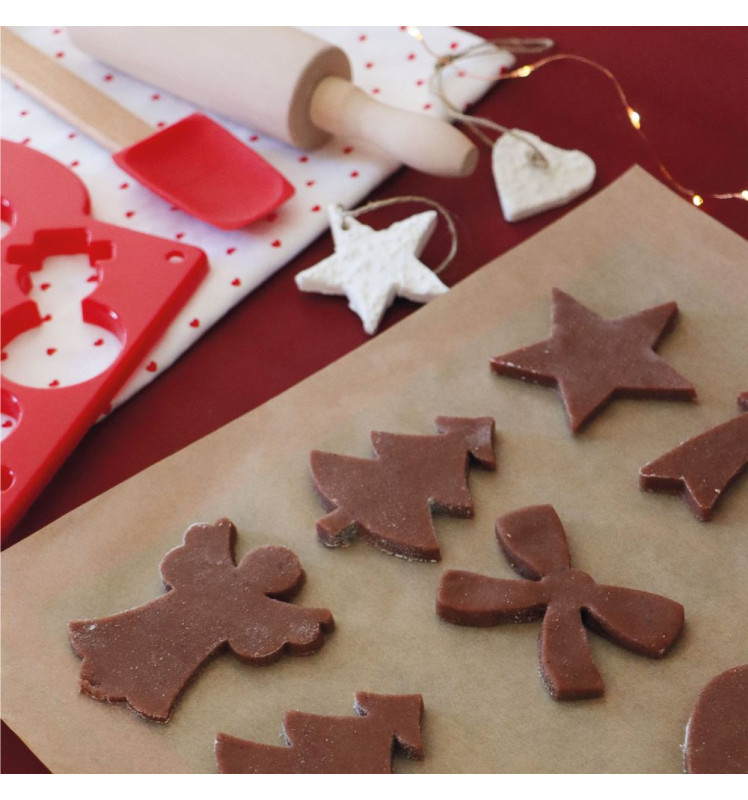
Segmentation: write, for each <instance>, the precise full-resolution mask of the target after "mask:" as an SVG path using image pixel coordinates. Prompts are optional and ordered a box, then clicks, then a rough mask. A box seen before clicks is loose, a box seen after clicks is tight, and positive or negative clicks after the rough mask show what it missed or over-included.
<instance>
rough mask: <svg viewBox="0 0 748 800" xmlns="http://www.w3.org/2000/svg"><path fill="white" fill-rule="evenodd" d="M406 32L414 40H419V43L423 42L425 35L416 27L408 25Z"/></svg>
mask: <svg viewBox="0 0 748 800" xmlns="http://www.w3.org/2000/svg"><path fill="white" fill-rule="evenodd" d="M405 30H406V31H407V32H408V33H409V34H410V35H411V36H412V37H413V38H414V39H418V41H419V42H422V41H423V34H422V33H421V31H419V30H418V28H416V26H415V25H406V26H405Z"/></svg>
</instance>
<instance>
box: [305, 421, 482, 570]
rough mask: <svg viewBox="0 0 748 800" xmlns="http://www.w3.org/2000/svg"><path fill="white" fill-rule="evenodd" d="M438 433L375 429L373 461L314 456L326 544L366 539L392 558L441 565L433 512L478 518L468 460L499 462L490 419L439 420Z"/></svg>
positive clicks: (319, 526) (322, 536)
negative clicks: (417, 434)
mask: <svg viewBox="0 0 748 800" xmlns="http://www.w3.org/2000/svg"><path fill="white" fill-rule="evenodd" d="M436 427H437V430H438V431H439V434H437V435H436V436H409V435H402V434H395V433H381V432H379V431H375V432H374V433H372V434H371V440H372V444H373V448H374V453H375V455H376V458H374V459H364V458H353V457H351V456H343V455H337V454H336V453H323V452H320V451H319V450H315V451H313V452H312V454H311V469H312V476H313V478H314V483H315V486H316V488H317V491H318V492H319V494H320V496H321V497H322V500H323V502H324V504H325V507H326V509H327V510H328V511H330V513H329V514H328V515H327V516H325V517H323V518H322V519H320V520H319V521H318V522H317V534H318V536H319V538H320V540H321V541H322V542H323V544H325V545H327V546H328V547H339V546H341V545H346V544H348V543H349V542H350V540H351V539H352V538H353V537H354V536H355V535H356V534H360V535H362V536H364V537H365V538H367V539H368V540H369V541H370V542H371V543H372V544H374V545H375V546H376V547H378V548H379V549H381V550H384V552H386V553H391V554H392V555H397V556H403V557H405V558H411V559H420V560H424V561H438V560H439V558H440V557H441V556H440V550H439V543H438V542H437V540H436V535H435V534H434V528H433V525H432V522H431V511H434V512H440V513H444V514H449V515H451V516H456V517H471V516H472V515H473V502H472V499H471V497H470V492H469V489H468V484H467V469H468V464H469V461H470V459H471V458H472V459H473V460H474V461H475V462H476V463H477V464H478V465H479V466H481V467H483V468H484V469H488V470H493V469H495V468H496V458H495V455H494V446H493V437H494V421H493V419H491V418H490V417H478V418H475V419H467V418H460V417H438V418H437V420H436Z"/></svg>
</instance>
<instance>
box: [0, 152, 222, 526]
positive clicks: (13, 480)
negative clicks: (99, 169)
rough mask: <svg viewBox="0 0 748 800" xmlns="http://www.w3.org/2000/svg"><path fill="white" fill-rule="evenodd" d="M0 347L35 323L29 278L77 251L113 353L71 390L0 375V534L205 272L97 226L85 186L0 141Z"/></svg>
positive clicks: (91, 309)
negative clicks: (115, 343)
mask: <svg viewBox="0 0 748 800" xmlns="http://www.w3.org/2000/svg"><path fill="white" fill-rule="evenodd" d="M0 157H1V159H2V220H3V222H4V223H5V225H6V226H7V228H8V230H7V232H6V234H5V235H4V236H3V239H2V273H1V275H0V277H1V279H2V301H1V306H2V347H3V348H4V347H5V346H6V345H7V344H8V343H9V342H10V341H12V340H13V339H14V338H15V337H16V336H20V335H21V334H22V333H24V332H26V331H28V330H29V329H31V328H34V327H36V326H38V325H42V324H43V322H44V320H43V318H42V315H41V314H40V313H39V309H38V307H37V305H36V303H35V302H34V301H33V300H32V299H31V298H30V297H29V296H28V292H29V291H30V289H31V279H30V273H31V272H34V271H37V270H40V269H41V268H42V265H43V263H44V260H45V259H46V258H49V257H51V256H58V255H78V254H85V255H86V256H87V257H88V259H89V262H90V264H91V266H92V267H94V268H95V269H96V273H97V274H96V278H97V286H96V288H95V290H94V291H93V292H91V293H90V294H89V295H88V296H87V297H86V298H85V299H84V300H83V301H82V302H81V312H82V317H83V320H84V321H86V322H90V323H93V324H96V325H98V326H101V327H103V328H106V329H107V330H109V331H111V332H112V333H113V334H115V335H116V336H117V338H118V339H119V340H120V343H121V350H120V352H119V355H118V356H117V358H116V359H115V360H114V361H113V363H111V364H110V365H109V367H107V368H106V369H104V370H103V371H102V372H100V373H99V374H97V375H96V376H94V377H93V378H90V379H89V380H86V381H84V382H81V383H77V384H75V385H70V386H57V387H49V388H36V387H31V386H23V385H21V384H19V383H16V382H14V381H12V380H10V379H8V378H7V377H6V376H5V375H3V376H2V389H1V392H2V413H3V414H4V415H6V416H7V417H10V419H11V420H12V430H11V431H10V433H9V434H8V436H7V437H6V438H5V440H4V441H3V447H2V467H1V474H2V533H3V537H4V536H6V535H7V533H8V532H9V531H10V530H11V528H12V527H13V526H14V525H15V524H16V522H17V521H18V519H19V518H20V517H21V515H22V514H23V513H24V511H25V510H26V509H27V508H28V506H29V505H30V504H31V502H33V500H34V498H35V497H36V496H37V495H38V493H39V492H40V491H41V490H42V488H43V487H44V485H45V484H46V483H47V481H49V479H50V478H51V477H52V475H53V474H54V473H55V471H56V470H57V469H58V467H59V466H60V465H61V463H62V462H63V461H64V460H65V458H67V456H68V455H69V454H70V452H71V451H72V450H73V448H74V447H75V446H76V444H77V443H78V442H79V441H80V439H81V438H82V437H83V435H84V434H85V432H86V431H87V430H88V428H90V426H91V425H92V424H93V423H94V422H95V421H96V419H97V418H98V417H99V416H100V415H101V414H102V413H103V412H105V411H106V410H107V408H108V406H109V403H110V401H111V399H112V398H113V397H114V395H115V394H116V393H117V392H118V391H119V389H120V388H121V387H122V385H123V384H124V383H125V381H126V380H127V379H128V378H129V376H130V375H131V374H132V372H133V371H134V370H135V369H136V367H137V366H138V364H139V363H140V362H141V361H142V359H143V358H144V357H145V356H146V355H147V353H148V351H149V349H150V348H151V346H152V345H153V344H154V342H155V341H156V339H158V337H159V336H160V335H161V334H162V333H163V331H164V329H165V327H166V326H167V325H168V323H169V322H170V321H171V320H172V319H173V317H174V316H175V315H176V313H177V312H178V311H179V310H180V308H181V307H182V306H183V305H184V303H185V302H186V300H187V299H188V298H189V297H190V295H191V294H192V293H193V292H194V290H195V289H196V288H197V286H198V284H199V283H200V281H201V280H202V279H203V277H204V276H205V274H206V272H207V270H208V262H207V259H206V257H205V253H203V251H202V250H199V249H198V248H196V247H190V246H188V245H183V244H181V243H179V244H175V243H174V242H171V241H168V240H166V239H159V238H157V237H155V236H150V235H147V234H143V233H137V232H136V231H132V230H128V229H126V228H119V227H117V226H115V225H109V224H107V223H104V222H99V221H97V220H95V219H93V218H92V217H91V216H90V213H89V212H90V200H89V196H88V192H87V190H86V187H85V186H84V185H83V183H82V182H81V181H80V180H79V179H78V178H77V177H76V176H75V175H74V174H73V173H72V172H71V171H70V170H69V169H67V168H66V167H64V166H63V165H62V164H60V163H58V162H57V161H54V160H53V159H51V158H49V157H48V156H46V155H43V154H42V153H39V152H38V151H35V150H32V149H31V148H29V147H25V146H23V145H19V144H14V143H12V142H8V141H5V140H3V141H2V151H1V154H0Z"/></svg>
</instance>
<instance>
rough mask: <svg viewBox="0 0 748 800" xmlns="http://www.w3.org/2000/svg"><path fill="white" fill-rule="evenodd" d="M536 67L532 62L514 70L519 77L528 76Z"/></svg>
mask: <svg viewBox="0 0 748 800" xmlns="http://www.w3.org/2000/svg"><path fill="white" fill-rule="evenodd" d="M533 69H535V68H534V67H533V66H532V65H531V64H526V65H525V66H524V67H520V68H519V69H515V70H514V74H515V75H516V76H517V77H518V78H526V77H527V76H528V75H529V74H530V73H531V72H532V71H533Z"/></svg>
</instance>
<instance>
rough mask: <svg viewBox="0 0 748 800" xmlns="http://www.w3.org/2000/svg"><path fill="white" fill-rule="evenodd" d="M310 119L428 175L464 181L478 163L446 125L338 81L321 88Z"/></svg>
mask: <svg viewBox="0 0 748 800" xmlns="http://www.w3.org/2000/svg"><path fill="white" fill-rule="evenodd" d="M309 113H310V117H311V120H312V122H313V123H314V124H315V125H317V126H318V127H319V128H322V129H323V130H326V131H329V132H330V133H332V134H333V135H334V136H340V137H351V138H354V139H364V140H365V141H367V142H369V143H371V144H374V145H376V146H378V147H380V148H382V149H383V150H384V151H385V152H387V153H388V154H389V155H391V156H394V157H395V158H397V159H398V160H399V161H402V163H404V164H406V165H407V166H409V167H413V168H414V169H417V170H420V171H421V172H426V173H429V174H431V175H439V176H441V177H445V178H456V177H464V176H467V175H470V174H471V173H472V172H473V171H474V170H475V167H476V165H477V163H478V149H477V148H476V146H475V145H474V144H473V142H471V141H470V139H468V138H467V136H465V135H464V134H463V133H461V132H460V131H458V130H457V129H456V128H454V127H452V125H450V124H449V123H448V122H446V121H444V120H442V119H438V118H436V117H430V116H427V115H426V114H419V113H415V112H412V111H405V110H403V109H399V108H395V107H394V106H388V105H385V104H384V103H380V102H378V101H376V100H373V99H372V98H370V97H369V96H368V95H367V94H365V93H364V92H363V91H361V89H359V88H357V87H356V86H354V85H353V84H351V83H350V82H349V81H346V80H343V79H342V78H338V77H328V78H325V79H324V80H322V81H321V82H320V83H319V85H318V86H317V88H316V89H315V90H314V94H313V95H312V99H311V105H310V109H309Z"/></svg>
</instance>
